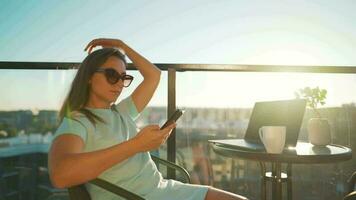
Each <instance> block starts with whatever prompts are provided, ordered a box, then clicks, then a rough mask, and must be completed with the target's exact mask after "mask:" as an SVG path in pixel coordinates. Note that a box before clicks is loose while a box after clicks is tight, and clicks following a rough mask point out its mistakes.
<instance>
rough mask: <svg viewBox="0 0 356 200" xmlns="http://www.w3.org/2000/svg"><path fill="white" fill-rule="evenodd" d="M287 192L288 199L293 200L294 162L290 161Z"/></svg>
mask: <svg viewBox="0 0 356 200" xmlns="http://www.w3.org/2000/svg"><path fill="white" fill-rule="evenodd" d="M287 193H288V200H292V197H293V193H292V164H290V163H288V164H287Z"/></svg>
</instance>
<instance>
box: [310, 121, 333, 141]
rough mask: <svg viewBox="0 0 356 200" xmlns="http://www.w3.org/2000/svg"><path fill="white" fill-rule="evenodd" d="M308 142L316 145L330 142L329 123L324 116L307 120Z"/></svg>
mask: <svg viewBox="0 0 356 200" xmlns="http://www.w3.org/2000/svg"><path fill="white" fill-rule="evenodd" d="M308 134H309V142H310V143H312V144H313V145H316V146H325V145H328V144H330V143H331V132H330V125H329V122H328V120H327V119H325V118H311V119H310V120H309V122H308Z"/></svg>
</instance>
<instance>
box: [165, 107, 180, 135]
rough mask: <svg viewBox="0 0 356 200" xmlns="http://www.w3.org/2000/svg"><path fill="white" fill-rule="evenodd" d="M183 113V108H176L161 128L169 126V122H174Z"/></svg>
mask: <svg viewBox="0 0 356 200" xmlns="http://www.w3.org/2000/svg"><path fill="white" fill-rule="evenodd" d="M183 113H184V110H180V109H177V110H176V111H175V112H174V113H173V115H172V116H171V117H170V118H169V119H168V120H167V121H166V123H164V124H163V126H162V127H161V130H162V129H164V128H166V127H167V126H169V125H170V124H172V123H174V122H176V121H177V120H178V119H179V118H180V117H181V116H182V115H183Z"/></svg>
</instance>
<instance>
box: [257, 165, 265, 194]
mask: <svg viewBox="0 0 356 200" xmlns="http://www.w3.org/2000/svg"><path fill="white" fill-rule="evenodd" d="M259 163H260V168H261V200H266V166H265V163H264V162H259Z"/></svg>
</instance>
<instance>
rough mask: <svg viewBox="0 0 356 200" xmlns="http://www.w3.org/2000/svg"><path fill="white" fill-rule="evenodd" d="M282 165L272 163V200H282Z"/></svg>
mask: <svg viewBox="0 0 356 200" xmlns="http://www.w3.org/2000/svg"><path fill="white" fill-rule="evenodd" d="M281 174H282V170H281V163H272V177H273V181H272V199H273V200H282V178H281Z"/></svg>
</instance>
